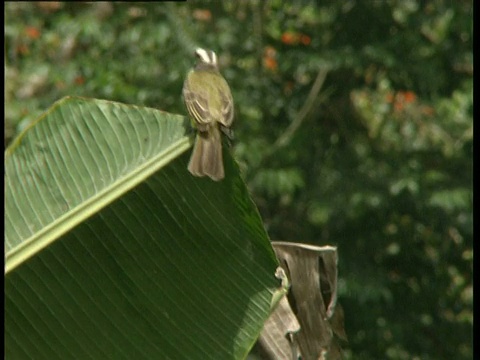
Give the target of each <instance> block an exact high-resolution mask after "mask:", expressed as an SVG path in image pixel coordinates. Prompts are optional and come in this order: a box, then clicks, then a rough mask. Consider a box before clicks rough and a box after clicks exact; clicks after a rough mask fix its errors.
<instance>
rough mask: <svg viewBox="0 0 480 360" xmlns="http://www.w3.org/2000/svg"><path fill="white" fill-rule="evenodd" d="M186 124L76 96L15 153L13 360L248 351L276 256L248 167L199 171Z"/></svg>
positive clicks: (10, 160)
mask: <svg viewBox="0 0 480 360" xmlns="http://www.w3.org/2000/svg"><path fill="white" fill-rule="evenodd" d="M186 129H188V126H187V120H186V119H185V118H183V117H181V116H176V115H171V114H167V113H164V112H161V111H158V110H154V109H148V108H139V107H134V106H127V105H122V104H118V103H112V102H107V101H99V100H86V99H76V98H73V99H72V98H66V99H64V100H61V101H59V102H58V103H57V104H55V105H54V106H53V107H52V109H51V110H50V111H49V112H47V113H46V114H45V116H43V117H41V118H40V119H39V120H38V121H37V122H36V123H35V124H34V125H33V126H32V127H31V128H29V129H28V130H27V131H26V132H25V133H23V134H22V135H21V137H20V138H19V139H17V141H16V142H15V143H13V144H12V146H11V147H10V148H9V149H7V152H6V156H5V183H6V184H5V185H6V190H5V191H6V192H5V196H6V207H5V210H6V217H5V228H6V230H5V235H6V242H5V251H6V265H5V268H6V275H5V327H6V335H5V341H6V353H5V356H6V358H7V359H24V358H25V359H26V358H34V359H54V358H59V359H67V358H68V359H73V358H100V359H106V358H114V359H120V358H125V359H133V358H135V359H140V358H145V359H159V358H161V359H166V358H170V359H206V358H213V359H239V358H244V357H245V356H246V354H247V353H248V351H249V349H250V348H251V346H252V345H253V343H254V341H255V339H256V338H257V336H258V334H259V332H260V330H261V328H262V325H263V322H264V321H265V319H266V318H267V317H268V314H269V312H270V305H271V300H272V294H273V292H274V291H275V288H276V287H277V286H279V284H278V281H277V280H276V279H275V277H274V272H275V269H276V266H277V260H276V258H275V255H274V253H273V250H272V248H271V245H270V242H269V240H268V237H267V235H266V233H265V231H264V229H263V225H262V222H261V219H260V217H259V214H258V211H257V210H256V207H255V205H254V204H253V202H252V201H251V199H250V197H249V194H248V192H247V189H246V187H245V184H244V182H243V181H242V179H241V178H240V176H239V170H238V167H237V165H236V164H235V162H234V160H233V159H232V158H231V156H230V155H229V152H228V151H227V150H225V151H224V158H225V159H224V160H225V172H226V177H225V179H224V180H222V181H220V182H213V181H211V180H210V179H208V178H195V177H193V176H191V175H190V174H189V173H188V171H187V170H186V167H187V161H188V156H189V154H188V152H187V153H185V150H187V149H188V148H189V146H190V143H191V137H190V136H187V134H186Z"/></svg>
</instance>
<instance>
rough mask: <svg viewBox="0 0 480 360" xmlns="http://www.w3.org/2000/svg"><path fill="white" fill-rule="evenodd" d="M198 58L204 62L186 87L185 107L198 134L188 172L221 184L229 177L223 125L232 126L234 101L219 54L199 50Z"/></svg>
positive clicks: (191, 75)
mask: <svg viewBox="0 0 480 360" xmlns="http://www.w3.org/2000/svg"><path fill="white" fill-rule="evenodd" d="M196 54H197V56H198V57H199V59H200V62H199V63H198V64H197V66H196V67H195V68H194V69H193V70H191V71H190V72H189V73H188V74H187V77H186V79H185V82H184V85H183V97H184V100H185V104H186V107H187V110H188V112H189V114H190V116H191V117H192V118H193V120H194V121H195V126H196V128H197V130H198V135H197V138H196V140H195V145H194V149H193V152H192V156H191V157H190V162H189V164H188V170H189V171H190V173H192V174H193V175H195V176H204V175H207V176H209V177H210V178H211V179H213V180H215V181H218V180H221V179H223V178H224V176H225V174H224V168H223V156H222V139H221V133H220V129H219V125H222V126H223V127H227V128H228V127H230V125H231V124H232V122H233V99H232V94H231V92H230V88H229V86H228V84H227V82H226V81H225V79H224V78H223V77H222V75H221V74H220V72H219V71H218V68H217V64H216V55H215V53H213V52H212V51H210V52H208V51H206V50H202V49H198V50H197V52H196Z"/></svg>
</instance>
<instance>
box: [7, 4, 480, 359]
mask: <svg viewBox="0 0 480 360" xmlns="http://www.w3.org/2000/svg"><path fill="white" fill-rule="evenodd" d="M472 33H473V10H472V2H471V1H466V0H461V1H455V2H450V1H442V0H440V1H433V0H432V1H416V0H408V1H394V0H388V1H365V2H355V1H350V0H341V1H331V2H315V1H296V2H284V1H280V0H271V1H259V0H248V1H247V0H238V1H233V0H232V1H222V2H214V1H210V2H209V1H188V2H186V3H156V4H154V3H104V2H102V3H60V2H50V3H48V2H39V3H7V4H6V6H5V51H6V53H5V141H6V143H7V142H8V141H10V140H11V138H12V137H13V136H14V135H15V134H16V133H18V131H20V130H21V129H23V128H24V127H25V126H26V125H28V123H29V122H30V121H32V120H33V119H35V118H36V117H37V116H38V115H40V114H41V113H42V112H43V111H44V110H46V109H47V108H48V107H49V106H50V105H51V104H52V103H53V102H54V101H56V100H58V99H59V98H61V97H63V96H66V95H80V96H86V97H95V98H103V99H110V100H115V101H121V102H125V103H132V104H136V105H145V106H150V107H155V108H159V109H162V110H165V111H168V112H174V113H182V114H186V111H185V109H184V106H183V102H182V99H181V95H180V94H181V87H182V83H183V78H184V75H185V73H186V72H187V71H188V69H189V68H190V67H191V66H192V65H193V63H194V59H193V56H192V51H193V48H194V47H196V46H202V47H206V48H212V49H214V50H216V51H217V52H218V54H219V56H220V63H221V66H222V72H223V74H224V76H225V77H226V78H227V80H228V82H229V84H230V86H231V88H232V93H233V95H234V99H235V104H236V121H235V125H234V128H235V136H236V140H235V143H234V148H233V150H234V153H235V156H236V158H237V159H238V161H239V163H240V164H241V166H242V169H243V172H244V176H245V178H246V180H247V182H248V184H249V187H250V189H251V192H252V194H253V196H254V198H255V200H256V203H257V205H258V207H259V209H260V211H261V213H262V216H263V219H264V222H265V225H266V227H267V230H268V232H269V234H270V236H271V238H272V239H274V240H288V241H301V242H307V243H314V244H318V245H325V244H330V245H337V246H338V247H339V255H340V263H339V272H340V277H341V283H340V289H339V291H340V302H341V303H342V304H343V306H344V308H345V323H346V324H345V325H346V331H347V334H348V336H349V343H348V344H345V346H344V347H345V348H346V349H347V350H346V357H347V358H355V359H423V360H424V359H453V358H454V359H469V358H471V357H472V353H473V350H472V344H473V334H472V324H473V281H472V277H473V233H472V232H473V217H472V216H473V215H472V212H473V195H472V186H473V163H472V159H473V95H472V94H473V54H472V47H473V39H472Z"/></svg>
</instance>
